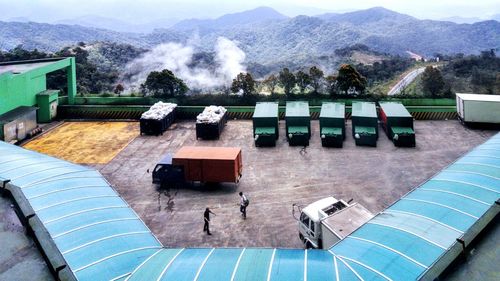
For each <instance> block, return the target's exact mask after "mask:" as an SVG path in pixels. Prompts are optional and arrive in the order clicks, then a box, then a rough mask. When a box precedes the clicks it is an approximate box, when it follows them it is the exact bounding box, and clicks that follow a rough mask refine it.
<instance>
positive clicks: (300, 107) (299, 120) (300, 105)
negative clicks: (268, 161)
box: [285, 101, 311, 145]
mask: <svg viewBox="0 0 500 281" xmlns="http://www.w3.org/2000/svg"><path fill="white" fill-rule="evenodd" d="M285 120H286V136H287V139H288V141H289V142H290V135H291V134H294V132H290V128H291V127H305V128H307V134H306V135H305V138H307V140H309V139H310V138H311V115H310V112H309V103H308V102H303V101H289V102H287V103H286V112H285ZM297 134H298V132H297ZM301 135H302V133H301ZM301 142H302V141H301ZM304 143H305V142H304ZM307 143H309V141H307ZM304 145H305V144H304Z"/></svg>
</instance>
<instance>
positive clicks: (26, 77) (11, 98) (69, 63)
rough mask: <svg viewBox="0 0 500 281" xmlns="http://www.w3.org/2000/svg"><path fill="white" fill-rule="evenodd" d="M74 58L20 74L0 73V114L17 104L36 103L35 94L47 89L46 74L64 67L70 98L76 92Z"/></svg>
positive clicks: (31, 104)
mask: <svg viewBox="0 0 500 281" xmlns="http://www.w3.org/2000/svg"><path fill="white" fill-rule="evenodd" d="M74 64H75V59H74V58H66V59H62V60H59V61H55V62H54V63H52V64H49V65H45V66H41V67H38V68H35V69H32V70H30V71H26V72H24V73H20V74H12V73H10V72H8V73H4V74H1V75H0V114H3V113H5V112H8V111H10V110H12V109H15V108H16V107H19V106H34V105H36V94H38V93H40V92H42V91H45V90H46V89H47V74H48V73H50V72H53V71H56V70H59V69H66V71H67V77H68V96H69V97H70V98H69V99H70V100H73V97H74V95H75V92H76V79H75V75H74Z"/></svg>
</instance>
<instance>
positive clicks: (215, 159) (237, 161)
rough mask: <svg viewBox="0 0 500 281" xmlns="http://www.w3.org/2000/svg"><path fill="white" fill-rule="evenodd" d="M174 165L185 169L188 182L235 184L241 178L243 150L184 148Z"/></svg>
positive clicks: (176, 155)
mask: <svg viewBox="0 0 500 281" xmlns="http://www.w3.org/2000/svg"><path fill="white" fill-rule="evenodd" d="M172 164H173V165H175V166H183V167H184V176H185V179H186V181H200V182H234V183H237V182H238V181H239V179H240V177H241V173H242V168H243V163H242V159H241V148H238V147H200V146H184V147H182V148H181V149H180V150H179V151H177V153H176V154H175V155H174V157H173V159H172Z"/></svg>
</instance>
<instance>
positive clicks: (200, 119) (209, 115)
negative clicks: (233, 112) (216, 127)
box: [196, 105, 227, 123]
mask: <svg viewBox="0 0 500 281" xmlns="http://www.w3.org/2000/svg"><path fill="white" fill-rule="evenodd" d="M226 111H227V110H226V109H225V108H224V107H222V106H215V105H211V106H207V107H205V109H204V110H203V112H202V113H200V114H199V115H198V116H197V117H196V122H197V123H218V122H219V121H220V120H221V119H222V117H223V116H224V114H225V113H226Z"/></svg>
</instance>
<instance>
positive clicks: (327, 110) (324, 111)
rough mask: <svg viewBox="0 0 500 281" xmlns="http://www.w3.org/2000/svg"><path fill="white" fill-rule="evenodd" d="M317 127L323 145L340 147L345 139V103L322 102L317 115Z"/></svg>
mask: <svg viewBox="0 0 500 281" xmlns="http://www.w3.org/2000/svg"><path fill="white" fill-rule="evenodd" d="M319 128H320V133H321V144H322V145H323V146H326V147H342V141H343V140H345V104H343V103H335V102H324V103H323V104H322V105H321V112H320V115H319ZM339 140H340V143H339Z"/></svg>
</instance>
